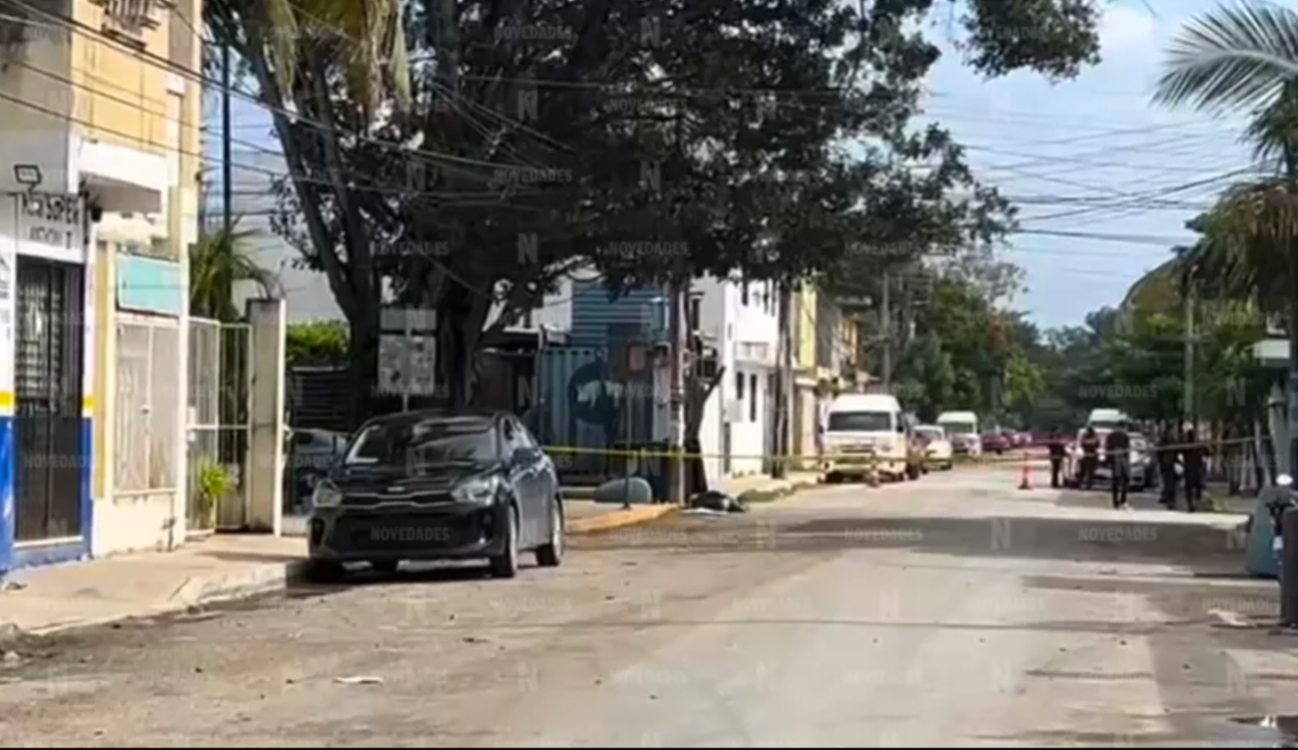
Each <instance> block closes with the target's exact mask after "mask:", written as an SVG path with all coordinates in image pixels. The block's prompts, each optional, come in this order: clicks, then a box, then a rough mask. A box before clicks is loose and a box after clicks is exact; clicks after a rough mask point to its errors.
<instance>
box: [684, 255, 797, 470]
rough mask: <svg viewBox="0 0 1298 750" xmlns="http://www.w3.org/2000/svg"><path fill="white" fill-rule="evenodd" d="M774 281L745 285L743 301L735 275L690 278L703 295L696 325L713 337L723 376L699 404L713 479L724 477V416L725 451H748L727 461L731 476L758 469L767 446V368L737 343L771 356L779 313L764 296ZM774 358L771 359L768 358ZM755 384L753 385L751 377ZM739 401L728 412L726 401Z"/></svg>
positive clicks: (776, 340) (708, 468)
mask: <svg viewBox="0 0 1298 750" xmlns="http://www.w3.org/2000/svg"><path fill="white" fill-rule="evenodd" d="M773 289H774V288H773V286H772V285H770V284H766V283H761V282H753V283H750V284H749V285H748V304H746V305H745V304H744V294H743V282H741V281H738V280H735V279H727V280H720V279H715V278H710V277H704V278H699V279H696V280H695V281H694V291H695V292H696V293H700V294H701V295H702V300H701V302H700V306H699V312H700V317H701V318H702V320H701V324H700V329H701V331H702V332H703V333H704V334H706V335H710V336H712V337H713V340H714V341H715V342H716V346H717V350H718V353H719V355H720V357H721V366H722V367H724V368H725V376H724V377H723V378H722V380H721V384H720V385H719V386H718V387H717V390H716V391H715V392H714V393H713V396H712V399H711V400H710V401H709V403H708V406H707V408H706V409H705V410H704V415H705V416H704V424H703V426H702V429H701V430H700V433H701V434H700V437H701V439H702V440H703V443H704V446H705V448H704V449H705V450H706V451H708V452H711V453H715V454H717V456H716V457H715V458H710V459H708V461H707V463H706V466H707V470H708V479H709V481H711V482H717V481H720V480H722V479H724V478H725V477H726V475H725V471H724V467H725V461H724V459H723V458H722V457H721V454H722V453H723V452H724V448H725V441H724V430H725V426H724V425H725V423H726V418H727V416H730V417H734V418H735V419H734V420H732V421H731V423H730V424H731V427H730V455H731V456H751V458H735V459H734V460H732V461H731V466H730V470H731V471H730V474H731V476H735V475H743V474H751V473H756V472H760V471H761V470H762V460H761V458H759V456H761V455H762V454H763V453H764V452H765V450H766V437H767V432H768V431H769V424H768V422H769V420H770V414H769V413H768V411H769V410H768V409H767V404H766V397H767V396H766V391H767V379H768V375H769V374H770V373H771V371H772V369H771V368H770V367H767V366H763V365H762V364H760V363H757V362H751V361H746V360H745V359H744V356H743V351H742V348H741V346H740V345H741V343H750V344H765V345H766V346H767V349H768V352H769V353H770V355H771V356H772V358H773V357H774V355H775V353H776V347H777V345H778V343H779V315H778V310H777V308H776V305H775V304H774V300H773V299H771V300H768V296H769V295H770V294H772V293H773ZM773 363H774V360H772V364H773ZM737 372H741V373H743V376H744V388H743V399H742V400H739V399H738V394H739V389H738V385H737V383H736V382H735V376H736V373H737ZM754 376H755V377H756V379H757V383H756V385H757V387H756V390H755V391H754V389H753V378H754ZM753 399H756V400H757V404H756V411H757V414H756V419H754V418H753ZM736 401H738V403H739V405H738V407H737V408H734V409H732V410H730V411H733V412H734V413H732V414H727V413H726V412H727V411H728V410H727V408H726V405H727V404H731V403H735V402H736Z"/></svg>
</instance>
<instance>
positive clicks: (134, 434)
mask: <svg viewBox="0 0 1298 750" xmlns="http://www.w3.org/2000/svg"><path fill="white" fill-rule="evenodd" d="M179 347H180V330H179V328H178V326H177V323H176V321H174V320H167V319H165V318H159V319H150V318H146V317H142V316H141V317H134V316H132V317H131V318H129V319H126V320H122V321H120V322H119V323H118V326H117V402H118V404H119V408H118V416H117V434H116V436H115V437H116V441H115V445H116V451H115V452H116V454H117V455H116V456H115V461H116V464H115V471H116V477H117V479H116V491H117V492H119V493H123V494H141V493H150V492H175V491H176V490H177V488H178V485H179V481H178V477H177V476H176V458H177V455H176V450H177V447H176V429H175V427H176V425H177V421H176V420H177V418H178V417H179V413H180V412H179V409H180V398H179V396H180V394H179V389H177V388H176V376H175V372H176V367H177V366H178V364H179V361H180V352H179Z"/></svg>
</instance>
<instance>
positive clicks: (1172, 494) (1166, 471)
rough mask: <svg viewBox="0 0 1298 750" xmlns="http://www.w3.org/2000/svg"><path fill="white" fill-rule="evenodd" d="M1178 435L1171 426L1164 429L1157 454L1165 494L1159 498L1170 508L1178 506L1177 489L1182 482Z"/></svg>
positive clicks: (1159, 473)
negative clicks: (1179, 466)
mask: <svg viewBox="0 0 1298 750" xmlns="http://www.w3.org/2000/svg"><path fill="white" fill-rule="evenodd" d="M1176 443H1177V436H1176V430H1174V429H1173V428H1171V427H1168V428H1167V429H1165V430H1163V438H1162V440H1161V441H1160V442H1159V446H1158V452H1157V453H1156V454H1155V456H1156V458H1157V460H1158V475H1159V479H1161V480H1162V481H1163V487H1162V490H1163V496H1162V498H1160V499H1159V502H1161V503H1162V504H1163V505H1165V506H1167V508H1168V510H1171V509H1173V508H1175V507H1176V491H1177V487H1178V485H1179V484H1180V477H1179V476H1178V475H1177V473H1176V458H1177V450H1178V449H1177V447H1176Z"/></svg>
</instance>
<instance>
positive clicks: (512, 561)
mask: <svg viewBox="0 0 1298 750" xmlns="http://www.w3.org/2000/svg"><path fill="white" fill-rule="evenodd" d="M491 575H492V576H494V577H496V578H516V577H517V576H518V511H517V510H515V509H512V508H511V509H510V511H509V522H508V523H506V524H505V538H504V540H503V549H502V550H501V552H500V554H499V555H496V556H495V557H493V558H491Z"/></svg>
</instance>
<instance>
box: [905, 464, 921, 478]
mask: <svg viewBox="0 0 1298 750" xmlns="http://www.w3.org/2000/svg"><path fill="white" fill-rule="evenodd" d="M921 471H923V470H922V469H920V467H918V466H907V467H906V478H907V479H909V480H910V481H912V482H914V481H917V480H918V479H919V477H920V472H921Z"/></svg>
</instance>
